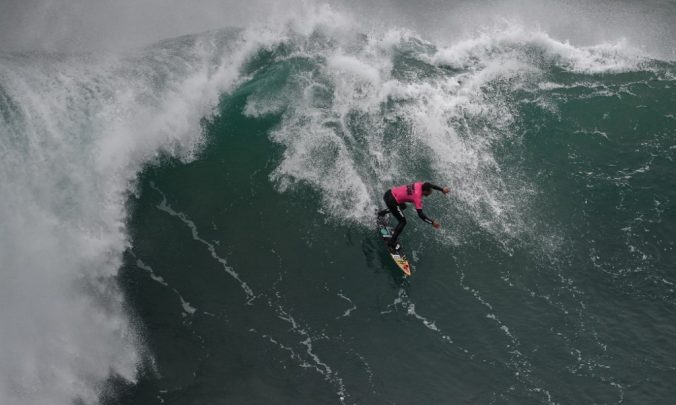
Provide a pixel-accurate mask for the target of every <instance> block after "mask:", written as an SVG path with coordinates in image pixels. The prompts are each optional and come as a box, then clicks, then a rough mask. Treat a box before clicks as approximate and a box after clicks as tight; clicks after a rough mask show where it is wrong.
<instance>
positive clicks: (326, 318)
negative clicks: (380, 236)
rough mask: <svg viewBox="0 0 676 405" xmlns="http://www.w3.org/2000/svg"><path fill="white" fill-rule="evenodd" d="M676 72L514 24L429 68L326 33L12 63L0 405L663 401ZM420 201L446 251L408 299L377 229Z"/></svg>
mask: <svg viewBox="0 0 676 405" xmlns="http://www.w3.org/2000/svg"><path fill="white" fill-rule="evenodd" d="M301 21H302V23H301ZM675 72H676V67H675V66H674V64H673V63H671V62H664V61H658V60H654V59H649V58H648V57H646V56H645V55H643V54H642V53H641V52H639V51H637V50H634V49H632V48H631V47H629V46H628V45H627V44H626V43H624V42H616V43H600V44H597V45H593V46H586V47H581V46H574V45H571V44H570V43H567V42H561V41H558V40H556V39H555V38H553V37H551V36H550V35H548V34H547V33H546V32H543V31H539V30H531V29H528V28H526V27H524V26H521V25H519V24H515V23H509V22H503V23H500V24H498V25H496V26H494V27H493V28H490V29H489V28H486V29H484V30H482V31H480V32H478V33H476V34H475V35H472V36H469V37H467V38H465V39H462V40H460V39H459V40H457V41H454V42H453V41H451V42H450V44H449V45H441V44H436V43H433V42H430V41H428V40H426V39H424V38H422V37H420V36H419V35H417V34H416V33H415V32H412V31H409V30H406V29H403V28H391V27H390V28H386V29H379V30H375V29H374V30H371V31H368V32H364V31H362V30H360V28H359V27H358V26H357V25H356V24H355V23H353V22H352V21H351V20H350V18H349V17H348V16H347V15H345V14H341V13H337V12H334V11H331V9H329V8H322V7H320V8H316V9H313V10H312V11H311V12H310V13H308V15H306V16H304V18H299V19H297V20H291V21H286V22H285V23H284V24H279V25H268V26H265V27H250V28H246V29H241V30H217V31H211V32H208V33H205V34H200V35H192V36H185V37H179V38H175V39H169V40H165V41H163V42H160V43H157V44H154V45H152V46H149V47H147V48H144V49H141V50H138V51H135V52H133V53H127V54H124V55H121V56H120V55H111V54H108V55H101V54H84V55H82V54H81V55H61V54H40V53H28V54H17V53H13V54H2V55H0V129H1V130H2V133H1V135H2V136H1V137H0V151H2V159H1V160H0V176H2V178H1V181H0V195H2V198H1V199H0V226H1V227H2V229H3V234H2V237H0V259H1V260H2V270H3V274H2V278H3V280H2V283H1V284H0V301H1V303H2V307H3V311H2V312H0V325H2V330H1V332H0V341H1V342H2V345H1V347H0V360H1V361H0V368H1V369H2V377H0V398H3V399H5V401H3V403H4V402H6V403H9V404H19V403H21V404H25V403H35V404H42V403H44V404H47V403H49V404H61V403H63V404H68V403H73V401H76V402H83V403H98V402H104V403H131V402H139V401H141V402H143V403H160V402H166V401H168V402H170V403H186V402H191V401H194V400H196V398H208V399H209V400H214V401H220V400H225V401H229V402H233V403H238V402H245V401H246V402H261V403H262V402H266V403H269V402H273V403H274V402H311V403H312V402H313V403H319V402H326V403H333V402H341V403H385V402H400V403H416V402H418V403H419V402H423V403H439V402H448V401H451V402H466V401H469V402H482V403H484V402H500V403H572V402H579V401H581V400H582V401H584V402H622V401H626V402H628V403H634V402H636V403H641V402H643V403H647V402H654V401H655V400H659V399H660V398H662V399H664V398H669V397H673V395H674V394H675V392H674V391H673V388H672V387H671V386H670V384H669V381H671V380H673V377H674V376H673V370H672V368H671V367H670V364H673V361H674V360H676V359H674V358H673V355H672V354H669V353H670V351H669V350H668V348H669V346H668V341H669V340H668V339H666V340H665V336H671V335H672V334H673V333H674V332H673V330H671V326H669V325H670V321H669V319H670V314H673V305H674V290H673V285H674V283H676V279H675V278H674V276H673V274H670V273H669V267H668V263H673V262H674V261H676V258H675V257H674V251H673V241H670V237H669V235H670V234H672V233H673V229H674V227H675V226H676V224H675V222H674V221H675V220H674V215H673V212H674V203H673V202H674V201H676V195H674V190H676V188H674V187H673V186H674V184H673V176H671V175H670V173H673V172H674V169H676V167H675V166H674V163H673V162H674V153H675V151H676V143H674V134H675V133H676V131H675V128H676V124H675V123H674V113H673V111H672V110H673V105H674V102H675V101H676V100H674V92H673V89H674V88H675V86H676V79H675V76H674V73H675ZM412 179H430V180H432V181H434V182H436V183H439V184H442V185H448V186H450V187H451V189H452V192H451V194H450V196H449V198H448V199H446V198H443V197H441V196H438V195H435V196H433V197H430V198H429V202H428V203H427V205H426V211H427V212H428V215H430V216H432V217H434V218H438V219H439V220H440V222H442V224H443V229H442V230H441V231H440V232H434V231H433V230H431V229H427V228H426V227H424V226H422V224H423V223H422V222H418V221H416V220H415V219H412V220H411V221H409V225H408V227H407V230H406V232H405V234H404V244H405V246H406V248H407V250H408V251H409V254H410V256H411V258H412V259H413V265H414V267H415V268H416V269H417V274H416V275H415V276H414V278H413V280H412V281H411V282H410V283H408V282H403V281H402V280H401V279H400V278H399V277H398V276H397V275H396V273H395V272H393V271H392V269H391V266H390V263H389V262H388V258H387V257H386V256H384V255H383V252H382V249H380V248H381V246H380V244H379V243H378V241H377V240H374V239H375V238H374V237H373V235H372V230H371V227H372V221H373V212H374V210H375V209H376V208H377V207H379V206H381V205H382V202H381V196H382V194H383V193H384V191H385V190H386V189H388V188H389V187H391V186H393V185H397V184H402V183H406V182H410V181H411V180H412ZM409 216H410V217H411V218H413V217H415V215H410V214H409ZM646 317H647V318H648V319H652V320H653V322H651V323H650V325H648V324H646V323H645V322H644V319H645V318H646ZM636 347H640V348H642V349H641V350H642V352H641V353H640V354H637V353H636V352H635V351H634V349H635V348H636ZM640 359H642V360H640ZM402 375H404V376H406V381H407V383H406V384H403V385H405V386H406V387H409V388H410V387H415V390H410V389H404V387H403V386H402V384H401V378H402ZM641 375H643V376H653V377H651V378H647V377H646V378H645V379H643V380H642V379H641V377H639V376H641ZM281 376H283V377H281ZM486 376H489V380H490V381H489V382H488V383H487V382H486V379H485V378H486ZM580 387H583V389H581V388H580Z"/></svg>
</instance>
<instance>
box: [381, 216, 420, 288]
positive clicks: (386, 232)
mask: <svg viewBox="0 0 676 405" xmlns="http://www.w3.org/2000/svg"><path fill="white" fill-rule="evenodd" d="M376 223H377V224H378V234H379V235H380V239H382V240H383V242H385V248H386V249H387V252H388V253H389V254H390V256H391V257H392V260H394V263H395V264H396V265H397V267H399V269H400V270H401V271H403V272H404V275H405V276H406V277H409V276H410V275H411V271H412V269H411V264H410V263H409V262H408V259H407V258H406V255H405V254H404V248H403V247H402V245H401V241H400V242H399V249H397V250H393V249H390V247H389V246H387V243H388V242H389V241H390V238H391V237H392V228H391V227H390V226H389V225H388V224H387V217H386V216H383V217H378V219H377V221H376Z"/></svg>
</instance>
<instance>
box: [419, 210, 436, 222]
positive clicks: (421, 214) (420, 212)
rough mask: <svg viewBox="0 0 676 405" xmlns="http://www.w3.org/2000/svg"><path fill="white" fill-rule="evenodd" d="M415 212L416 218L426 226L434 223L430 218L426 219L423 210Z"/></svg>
mask: <svg viewBox="0 0 676 405" xmlns="http://www.w3.org/2000/svg"><path fill="white" fill-rule="evenodd" d="M416 211H417V212H418V216H419V217H420V219H422V220H423V221H425V222H427V223H428V224H431V223H434V221H432V219H431V218H430V217H428V216H427V215H425V213H424V212H423V210H421V209H417V210H416Z"/></svg>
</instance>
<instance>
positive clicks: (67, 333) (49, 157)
mask: <svg viewBox="0 0 676 405" xmlns="http://www.w3.org/2000/svg"><path fill="white" fill-rule="evenodd" d="M218 35H220V36H221V42H223V38H222V36H223V35H224V34H223V33H220V34H218ZM215 39H216V38H215V37H212V36H210V35H204V36H202V37H198V38H194V41H176V42H171V41H169V42H167V43H164V44H160V45H157V46H156V47H151V48H148V49H144V50H140V51H138V52H137V54H135V55H131V56H129V55H128V56H120V57H117V56H93V55H80V56H62V55H53V56H50V55H44V54H36V55H28V56H26V55H9V54H4V55H3V56H2V57H1V58H0V86H1V87H0V88H1V91H2V92H3V98H2V102H3V105H2V108H3V111H6V114H3V115H2V116H0V131H2V136H0V154H2V159H0V195H2V198H0V228H2V230H3V232H2V235H1V236H0V267H1V268H2V272H3V277H2V283H0V304H1V305H2V307H3V311H2V312H0V340H1V341H2V345H0V398H2V401H3V403H6V404H11V405H13V404H26V403H31V404H69V403H72V401H74V400H77V399H79V400H82V401H84V402H85V403H95V402H96V401H97V398H98V395H99V390H100V388H101V387H102V383H103V382H104V381H105V380H106V379H107V378H108V377H109V376H111V375H117V376H119V377H121V378H123V379H126V380H128V381H131V382H133V381H135V379H136V373H137V367H138V365H139V364H140V359H141V357H142V355H143V352H144V348H143V345H142V339H141V337H140V336H138V334H137V333H136V332H135V330H134V328H133V324H132V322H131V320H130V316H129V314H128V313H127V311H126V310H125V308H124V303H123V299H122V294H121V293H120V292H119V291H118V288H117V286H116V284H115V278H114V277H115V275H116V273H117V270H118V268H119V266H120V265H121V257H122V252H123V251H124V250H125V249H126V248H127V246H128V243H129V242H128V240H127V235H126V231H125V219H126V215H127V214H126V212H125V203H126V197H127V193H128V190H129V189H130V187H132V186H133V181H134V177H135V175H136V173H137V172H138V171H139V170H140V169H141V168H142V166H143V165H144V164H145V163H146V162H148V161H151V160H153V159H155V158H156V156H157V154H158V153H169V154H172V155H174V156H177V157H181V158H183V159H190V158H191V156H193V154H194V152H195V151H196V150H198V149H199V147H200V145H201V139H202V137H201V135H202V131H201V128H200V124H199V122H200V118H202V117H203V116H204V115H208V114H209V113H210V109H211V108H212V107H213V106H214V105H216V102H217V101H218V97H219V96H220V94H222V92H224V91H227V90H228V89H229V88H231V86H233V85H234V84H235V83H236V81H237V80H238V77H239V71H238V69H239V66H240V65H241V63H242V62H243V61H244V60H245V58H246V57H247V55H248V54H249V52H250V50H251V49H256V48H257V45H256V44H255V43H254V42H251V43H249V42H247V40H246V38H244V37H240V39H239V40H237V38H233V40H232V41H231V42H230V43H229V45H222V44H219V42H218V41H216V40H215ZM158 281H159V280H158ZM184 309H185V311H186V312H187V313H190V312H191V311H193V307H192V306H190V305H189V304H187V303H184Z"/></svg>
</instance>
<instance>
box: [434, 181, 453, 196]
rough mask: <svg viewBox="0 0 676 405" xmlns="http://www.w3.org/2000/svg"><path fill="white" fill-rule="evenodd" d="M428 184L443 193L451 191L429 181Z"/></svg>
mask: <svg viewBox="0 0 676 405" xmlns="http://www.w3.org/2000/svg"><path fill="white" fill-rule="evenodd" d="M430 186H431V187H432V190H437V191H441V192H442V193H444V194H448V192H449V191H451V189H450V188H448V187H439V186H437V185H436V184H432V183H430Z"/></svg>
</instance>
